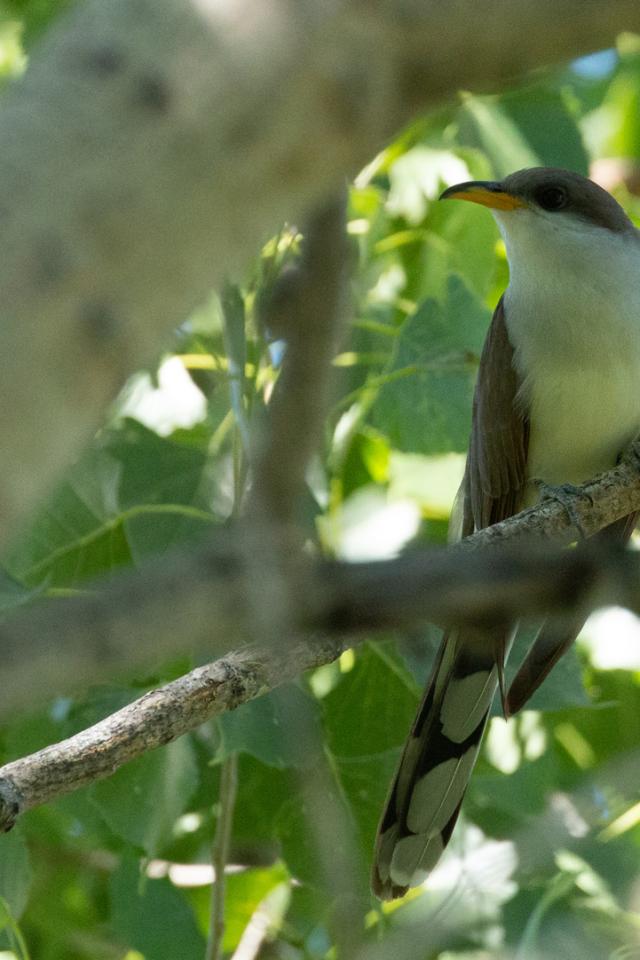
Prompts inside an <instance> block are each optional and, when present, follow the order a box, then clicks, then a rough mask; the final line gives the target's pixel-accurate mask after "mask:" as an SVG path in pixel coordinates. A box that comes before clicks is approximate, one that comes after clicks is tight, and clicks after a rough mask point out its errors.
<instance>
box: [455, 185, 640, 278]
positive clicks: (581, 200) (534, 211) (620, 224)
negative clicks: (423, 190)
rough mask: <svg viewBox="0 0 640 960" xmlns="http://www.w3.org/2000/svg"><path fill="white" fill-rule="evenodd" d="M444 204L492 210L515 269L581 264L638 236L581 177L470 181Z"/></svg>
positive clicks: (618, 210) (613, 202)
mask: <svg viewBox="0 0 640 960" xmlns="http://www.w3.org/2000/svg"><path fill="white" fill-rule="evenodd" d="M440 199H441V200H469V201H471V202H472V203H479V204H482V205H483V206H485V207H489V209H490V210H491V212H492V214H493V216H494V218H495V220H496V222H497V224H498V227H499V229H500V232H501V234H502V236H503V238H504V241H505V245H506V248H507V256H508V258H509V262H510V264H511V267H512V269H513V267H514V265H517V263H518V261H519V260H521V259H523V258H524V259H526V260H527V261H531V260H532V259H533V260H535V261H537V262H538V263H544V261H545V260H548V263H549V266H552V264H553V262H554V260H555V258H557V257H558V256H560V255H562V256H563V257H564V258H565V260H569V261H570V260H572V259H574V256H575V259H576V262H578V261H583V260H584V257H585V256H587V255H588V253H589V251H590V250H593V251H595V250H597V249H600V250H602V248H603V246H604V247H606V246H608V245H609V241H610V243H611V246H615V245H617V243H618V242H619V241H620V240H621V239H623V238H625V237H626V236H629V235H632V236H634V237H637V231H636V229H635V227H634V226H633V224H632V223H631V221H630V220H629V218H628V216H627V215H626V213H625V212H624V210H623V209H622V207H621V206H620V204H619V203H618V202H617V201H616V200H615V199H614V198H613V197H612V196H611V194H610V193H607V191H606V190H603V189H602V187H599V186H598V184H597V183H594V182H593V181H592V180H588V179H587V178H586V177H583V176H581V175H580V174H579V173H573V172H572V171H570V170H562V169H559V168H556V167H530V168H528V169H526V170H518V171H517V173H511V174H509V176H507V177H505V178H504V180H499V181H492V180H472V181H469V182H467V183H458V184H456V185H455V186H453V187H449V188H448V189H447V190H445V191H444V193H443V194H442V195H441V196H440Z"/></svg>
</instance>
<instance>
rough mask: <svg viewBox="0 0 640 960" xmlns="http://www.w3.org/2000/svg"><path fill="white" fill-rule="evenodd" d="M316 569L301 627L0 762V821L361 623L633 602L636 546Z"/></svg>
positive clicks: (638, 560) (196, 720)
mask: <svg viewBox="0 0 640 960" xmlns="http://www.w3.org/2000/svg"><path fill="white" fill-rule="evenodd" d="M391 574H393V576H391ZM317 576H318V581H319V583H321V584H322V586H321V587H320V588H319V593H320V594H322V595H324V596H325V607H324V609H322V610H319V609H318V608H316V606H315V604H316V602H317V600H318V594H315V595H314V596H313V598H312V601H311V604H310V608H311V614H310V619H309V620H307V622H306V631H307V632H306V635H300V636H298V637H296V638H294V639H292V640H290V641H289V642H286V641H283V642H281V643H280V644H277V645H271V646H269V647H267V648H265V647H258V646H253V647H246V648H244V649H243V650H239V651H236V652H235V653H230V654H228V655H227V656H225V657H223V658H222V659H220V660H218V661H216V662H215V663H212V664H209V665H207V666H204V667H198V668H197V669H196V670H193V671H192V672H191V673H189V674H187V675H186V676H184V677H180V678H179V679H178V680H174V681H173V682H171V683H168V684H166V685H165V686H163V687H161V688H159V689H157V690H152V691H150V692H149V693H146V694H145V695H144V696H143V697H141V698H140V699H139V700H136V701H135V702H133V703H131V704H129V705H128V706H126V707H124V708H123V709H121V710H118V711H117V713H114V714H113V715H112V716H110V717H107V718H106V719H104V720H101V721H100V722H99V723H97V724H95V725H94V726H92V727H89V728H88V729H87V730H83V731H82V732H81V733H78V734H76V735H75V736H73V737H70V738H69V739H68V740H64V741H62V742H61V743H58V744H54V745H52V746H49V747H45V748H44V749H43V750H40V751H38V752H37V753H34V754H32V755H31V756H28V757H24V758H22V759H20V760H15V761H13V762H11V763H8V764H6V765H5V766H4V767H2V768H0V829H4V830H8V829H10V828H11V827H12V826H13V824H14V823H15V821H16V819H17V817H18V816H19V815H20V814H21V813H23V812H24V811H26V810H28V809H30V808H32V807H35V806H38V805H40V804H42V803H46V802H48V801H50V800H52V799H54V798H55V797H57V796H60V795H62V794H64V793H68V792H70V791H73V790H77V789H78V788H79V787H81V786H84V785H86V784H87V783H91V782H93V781H95V780H97V779H100V778H102V777H108V776H110V775H111V774H112V773H114V772H115V770H117V769H118V767H120V766H122V764H124V763H127V762H128V761H130V760H132V759H134V758H135V757H138V756H140V755H141V754H143V753H145V752H147V751H148V750H152V749H154V748H155V747H158V746H162V745H163V744H166V743H168V742H169V741H170V740H174V739H176V738H177V737H179V736H182V735H183V734H184V733H187V732H188V731H189V730H193V729H195V728H196V727H198V726H199V725H200V724H201V723H203V722H204V721H205V720H208V719H209V718H210V717H212V716H215V715H217V714H219V713H222V712H224V711H226V710H233V709H235V708H236V707H237V706H239V705H240V704H242V703H245V702H247V701H248V700H251V699H253V698H254V697H256V696H259V695H260V694H262V693H265V692H266V691H268V690H271V689H273V688H274V687H276V686H278V685H279V684H281V683H284V682H286V681H287V680H290V679H293V678H294V677H296V676H299V675H300V674H301V673H303V672H304V671H305V670H308V669H311V668H313V667H316V666H319V665H321V664H324V663H329V662H330V661H332V660H334V659H335V658H336V657H337V656H339V655H340V653H341V652H342V651H343V650H344V649H346V648H347V647H348V646H352V645H353V644H354V643H357V642H359V641H361V640H362V639H364V637H365V633H364V631H365V630H371V629H375V628H376V627H382V628H387V629H388V628H389V627H392V626H406V625H408V624H415V623H416V622H417V621H419V620H421V619H423V618H424V617H425V616H427V615H433V614H435V615H436V616H435V617H433V616H432V619H443V620H448V621H449V622H451V623H461V622H464V621H466V620H469V619H471V618H473V619H474V620H476V621H477V620H485V621H495V620H499V621H504V620H513V619H514V617H518V616H521V615H524V614H526V615H529V616H531V615H534V614H542V613H552V614H554V615H556V616H558V617H562V616H568V617H571V615H572V612H575V611H576V610H580V611H584V612H587V611H588V610H590V609H593V608H594V607H595V606H598V605H602V604H603V603H605V602H609V603H622V604H625V605H626V606H628V607H630V608H631V609H634V610H636V611H638V612H640V555H639V554H638V553H637V552H635V551H624V550H623V549H621V548H620V547H619V546H610V545H595V544H585V545H584V546H583V547H582V548H581V549H579V550H564V551H557V552H555V553H551V554H550V553H549V552H548V550H545V549H542V547H541V545H540V544H538V545H537V547H536V545H535V544H533V543H531V542H529V543H528V545H527V548H526V550H518V551H514V550H513V548H511V549H510V550H508V549H505V548H504V547H502V548H497V549H491V550H490V551H487V552H484V551H483V552H482V553H479V552H477V551H473V552H468V551H466V550H463V549H460V548H454V549H450V550H443V551H441V552H440V553H436V552H435V551H430V552H423V551H415V552H414V553H411V554H407V555H405V556H403V557H400V558H398V559H397V560H394V561H388V562H384V563H378V564H341V563H333V564H321V565H318V567H317ZM318 587H319V584H316V589H318ZM314 626H315V627H316V628H317V630H318V632H317V633H313V632H312V628H313V627H314Z"/></svg>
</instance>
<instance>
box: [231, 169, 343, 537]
mask: <svg viewBox="0 0 640 960" xmlns="http://www.w3.org/2000/svg"><path fill="white" fill-rule="evenodd" d="M345 215H346V188H345V189H343V190H342V191H341V193H340V194H339V196H337V197H336V198H335V199H334V200H333V201H332V202H330V203H327V204H325V205H324V206H323V207H322V208H321V209H320V210H319V211H318V212H317V213H316V215H315V216H314V217H312V218H311V219H310V222H309V226H308V228H307V230H306V234H305V239H304V246H303V256H302V259H301V262H300V263H299V264H296V265H295V266H293V267H290V268H288V270H287V271H286V272H285V273H284V275H283V276H282V277H281V281H282V282H281V283H280V284H278V283H277V282H276V286H275V290H274V291H273V294H272V296H271V297H270V299H269V301H268V302H267V304H266V305H265V310H264V316H263V318H262V319H263V323H264V324H265V326H266V328H267V329H268V330H269V329H270V330H271V331H272V332H273V328H274V326H275V325H277V334H278V336H281V337H283V338H284V339H285V340H286V342H287V348H286V353H285V357H284V361H283V365H282V371H281V373H280V377H279V379H278V382H277V384H276V389H275V391H274V395H273V398H272V401H271V403H270V404H269V423H268V427H267V429H266V430H265V434H264V436H263V437H262V438H261V445H260V450H259V451H258V455H257V457H256V462H255V467H254V473H255V483H254V487H253V496H252V498H251V503H250V511H251V512H253V513H257V514H258V515H261V516H262V517H267V518H268V519H269V520H270V521H276V522H281V523H287V522H291V521H292V520H294V519H295V513H296V505H297V502H298V499H299V497H300V493H301V491H302V488H303V483H304V472H305V470H306V467H307V464H308V462H309V458H310V457H311V455H312V454H313V452H314V451H315V448H316V447H317V445H318V442H319V440H320V437H321V435H322V425H323V422H324V416H325V411H326V407H327V402H328V398H329V390H330V379H331V373H332V368H331V359H332V357H333V355H334V353H335V350H336V346H337V343H338V340H339V337H340V333H341V328H342V321H343V313H344V309H345V302H344V301H345V283H346V279H347V274H348V269H347V268H348V262H349V256H348V246H347V234H346V222H345ZM276 314H277V316H275V315H276Z"/></svg>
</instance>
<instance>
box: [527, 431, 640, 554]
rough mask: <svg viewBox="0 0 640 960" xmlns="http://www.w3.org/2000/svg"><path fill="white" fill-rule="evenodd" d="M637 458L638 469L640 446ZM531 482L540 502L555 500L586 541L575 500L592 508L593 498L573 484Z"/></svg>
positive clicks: (542, 481) (639, 464)
mask: <svg viewBox="0 0 640 960" xmlns="http://www.w3.org/2000/svg"><path fill="white" fill-rule="evenodd" d="M638 458H639V459H638V466H639V467H640V445H639V448H638ZM532 482H533V483H534V484H535V486H536V487H537V488H538V491H539V493H540V500H541V501H544V500H555V501H556V503H559V504H561V506H563V507H564V509H565V512H566V514H567V516H568V518H569V520H570V522H571V525H572V526H573V527H575V528H576V530H577V531H578V535H579V537H580V539H581V540H586V539H587V534H586V531H585V529H584V527H583V526H582V523H581V522H580V517H579V516H578V513H577V511H576V508H575V500H576V499H577V498H578V497H580V498H582V499H585V500H588V501H589V504H590V505H591V506H593V497H592V496H591V494H590V493H586V492H585V491H584V490H583V489H582V487H578V486H576V484H575V483H559V484H551V483H546V482H545V481H544V480H539V479H537V478H535V477H534V478H533V479H532Z"/></svg>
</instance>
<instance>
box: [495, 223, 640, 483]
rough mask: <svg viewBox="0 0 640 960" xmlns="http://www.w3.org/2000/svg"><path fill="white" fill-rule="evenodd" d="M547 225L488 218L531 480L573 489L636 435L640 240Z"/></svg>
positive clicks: (579, 226) (639, 428) (639, 430)
mask: <svg viewBox="0 0 640 960" xmlns="http://www.w3.org/2000/svg"><path fill="white" fill-rule="evenodd" d="M553 218H554V215H553V214H551V215H543V216H542V217H541V216H540V215H539V214H538V213H535V212H529V211H521V212H520V211H518V212H516V214H515V216H514V215H511V214H504V215H498V216H496V219H497V220H498V221H499V225H500V227H501V230H502V232H503V236H504V237H505V241H506V244H507V252H508V255H509V264H510V271H511V279H510V283H509V288H508V290H507V293H506V295H505V317H506V323H507V328H508V331H509V337H510V339H511V342H512V343H513V346H514V349H515V362H516V366H517V368H518V370H519V372H520V375H521V377H522V379H523V386H522V391H521V392H522V402H523V403H524V404H525V406H526V409H527V410H528V412H529V418H530V424H531V432H530V441H529V458H528V473H529V476H530V477H531V478H536V479H542V480H545V481H547V482H548V483H563V482H572V483H581V482H584V481H585V480H588V479H589V478H591V477H593V476H595V475H596V474H597V473H600V472H601V471H602V470H606V469H608V468H609V467H611V466H613V465H614V463H615V461H616V458H617V456H618V454H619V453H620V452H621V451H622V450H623V449H624V447H625V446H626V445H627V444H628V443H629V441H630V440H632V439H633V438H634V436H636V435H637V434H640V240H638V236H637V235H633V234H626V235H622V234H617V233H613V232H611V231H609V230H604V229H602V228H596V227H588V226H587V225H585V224H584V223H576V222H571V220H570V218H567V217H566V216H565V217H561V216H558V215H557V214H556V215H555V220H554V219H553ZM567 221H568V222H567Z"/></svg>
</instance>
